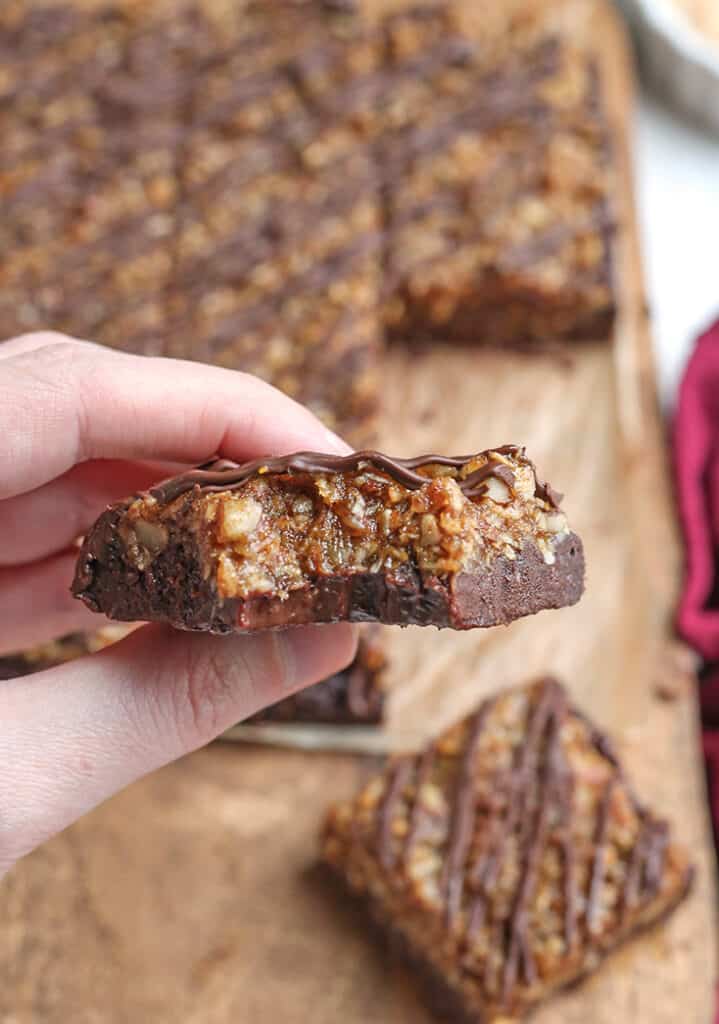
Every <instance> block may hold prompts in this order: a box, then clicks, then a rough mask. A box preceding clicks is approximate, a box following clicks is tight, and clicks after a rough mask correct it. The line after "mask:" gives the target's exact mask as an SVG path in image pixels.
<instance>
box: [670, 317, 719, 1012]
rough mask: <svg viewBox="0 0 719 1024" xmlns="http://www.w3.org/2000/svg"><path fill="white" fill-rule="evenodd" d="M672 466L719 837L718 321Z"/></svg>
mask: <svg viewBox="0 0 719 1024" xmlns="http://www.w3.org/2000/svg"><path fill="white" fill-rule="evenodd" d="M674 464H675V473H676V482H677V493H678V498H679V513H680V518H681V524H682V529H683V532H684V543H685V549H686V569H685V576H684V587H683V592H682V597H681V602H680V605H679V615H678V628H679V632H680V634H681V636H682V638H683V639H684V640H685V641H686V642H687V643H688V644H690V645H691V646H692V647H693V648H694V650H696V651H697V652H698V653H699V654H700V655H701V657H702V659H703V661H704V669H703V672H702V683H701V690H700V696H701V709H702V723H703V730H704V735H703V739H704V755H705V758H706V766H707V780H708V784H709V799H710V801H711V811H712V819H713V822H714V835H715V838H718V837H719V321H717V322H716V323H715V324H714V326H713V327H710V328H709V330H708V331H706V332H705V333H704V334H702V335H701V337H700V338H699V340H698V341H697V344H696V348H695V349H694V352H693V354H692V356H691V358H690V360H689V363H688V365H687V368H686V371H685V373H684V379H683V381H682V383H681V386H680V389H679V401H678V405H677V411H676V416H675V420H674ZM718 1020H719V1019H718Z"/></svg>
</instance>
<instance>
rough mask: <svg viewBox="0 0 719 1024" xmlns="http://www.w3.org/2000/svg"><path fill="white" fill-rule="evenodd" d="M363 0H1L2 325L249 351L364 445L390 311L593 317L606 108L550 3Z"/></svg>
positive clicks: (503, 322)
mask: <svg viewBox="0 0 719 1024" xmlns="http://www.w3.org/2000/svg"><path fill="white" fill-rule="evenodd" d="M374 6H375V7H376V8H377V7H378V9H379V11H380V14H379V16H374V17H370V16H369V15H368V14H367V12H366V11H365V8H364V5H362V4H359V3H358V4H355V5H346V4H339V5H338V4H328V3H324V2H322V0H306V2H301V3H300V2H295V0H263V2H261V3H260V2H247V3H242V4H236V5H235V4H226V3H224V2H221V0H201V2H200V0H197V2H188V3H178V2H174V3H172V2H166V0H163V2H160V3H157V4H153V5H149V6H148V5H140V4H137V3H133V2H131V0H108V2H107V3H99V2H98V3H93V4H87V5H75V4H64V5H61V6H60V7H57V6H53V7H50V6H48V7H44V6H41V5H32V7H31V8H29V7H28V6H27V5H26V4H23V3H15V2H10V3H7V4H4V5H3V10H2V11H1V12H0V30H1V31H0V57H1V58H2V60H1V61H0V63H2V73H1V74H0V126H2V128H3V153H2V155H0V196H2V201H3V214H4V215H3V223H2V225H0V244H1V245H2V248H3V252H4V255H5V259H4V260H3V263H2V267H1V268H0V336H1V335H11V334H15V333H18V332H20V331H23V330H29V329H33V328H38V327H45V326H50V327H54V328H58V329H61V330H65V331H68V332H69V333H73V334H76V335H79V336H85V337H92V338H93V339H95V340H98V341H100V342H103V343H105V344H109V345H113V346H117V347H121V348H126V349H129V350H132V351H140V352H148V353H156V354H166V355H175V356H181V357H186V358H192V359H200V360H205V361H211V362H218V363H221V364H223V365H227V366H233V367H236V368H239V369H244V370H247V371H250V372H253V373H257V374H258V375H260V376H262V377H264V378H266V379H267V380H269V381H270V382H271V383H274V384H276V385H277V386H279V387H281V388H283V389H284V390H286V391H288V392H289V393H290V394H292V395H293V396H295V397H297V398H299V399H300V400H301V401H303V402H306V403H307V404H309V405H310V406H311V407H312V408H313V409H315V410H316V411H317V412H318V413H319V414H320V415H321V416H322V417H323V418H324V419H325V420H326V421H327V422H328V423H329V424H330V425H331V426H333V427H334V428H335V429H338V430H340V431H341V432H344V433H346V434H348V436H349V437H350V439H351V440H353V441H354V442H355V443H357V444H359V445H362V444H366V443H367V441H368V440H369V439H370V438H371V432H372V429H373V414H374V411H375V407H376V404H377V397H378V384H377V376H378V359H379V355H380V352H381V345H382V338H383V334H385V333H389V334H391V335H395V336H397V335H399V336H402V337H403V338H409V339H410V340H412V339H413V338H414V337H415V336H417V335H421V334H431V335H435V336H437V337H441V338H452V337H453V338H461V339H465V340H478V341H481V340H490V341H493V342H499V343H502V344H506V343H512V344H514V343H518V342H519V343H523V342H525V341H531V340H532V339H534V340H536V339H541V340H544V339H546V338H552V339H553V338H555V337H557V336H560V335H569V336H580V335H581V336H584V335H595V334H598V333H599V334H602V333H606V332H607V331H608V329H609V326H610V323H611V319H612V314H613V299H612V288H611V279H610V277H611V275H610V269H611V268H610V255H609V251H610V233H611V219H612V218H611V210H610V204H609V198H608V197H609V195H610V192H611V180H610V176H609V169H610V168H609V162H608V145H607V128H606V124H605V120H604V114H603V110H602V105H601V96H600V83H599V82H598V79H597V74H596V69H595V67H594V65H593V62H592V59H591V57H590V56H589V55H588V54H587V53H586V52H585V50H584V49H583V48H582V46H581V45H579V44H577V43H576V42H575V40H574V38H573V33H572V32H570V31H569V30H568V29H567V28H566V27H565V26H563V25H562V23H561V20H560V19H557V18H556V17H555V16H554V14H553V9H554V8H555V7H557V6H561V5H558V4H556V3H551V4H547V3H541V4H537V3H533V2H531V0H524V2H522V3H516V2H514V3H507V4H503V5H497V9H494V8H493V9H492V10H490V11H487V10H484V11H483V13H482V16H481V17H477V11H476V8H475V7H474V5H471V4H466V3H460V2H448V3H434V4H431V3H430V4H424V5H407V7H406V8H400V9H399V10H396V9H394V10H393V11H392V12H391V13H388V14H385V15H382V13H381V11H382V5H381V4H380V5H374ZM565 6H566V5H565ZM392 7H393V8H396V7H397V5H392Z"/></svg>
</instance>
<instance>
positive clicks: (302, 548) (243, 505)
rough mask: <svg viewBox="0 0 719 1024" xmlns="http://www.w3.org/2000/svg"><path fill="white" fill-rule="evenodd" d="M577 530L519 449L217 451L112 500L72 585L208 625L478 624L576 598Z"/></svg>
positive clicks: (111, 605) (94, 602)
mask: <svg viewBox="0 0 719 1024" xmlns="http://www.w3.org/2000/svg"><path fill="white" fill-rule="evenodd" d="M583 580H584V559H583V553H582V545H581V542H580V540H579V538H578V537H577V536H576V535H575V534H574V533H572V532H571V531H570V529H569V526H568V524H567V520H566V518H565V516H564V514H563V513H562V512H561V510H560V509H559V495H557V494H556V493H555V492H554V491H553V490H552V489H551V487H549V486H548V485H546V484H543V483H541V482H540V481H539V480H538V478H537V474H536V471H535V469H534V466H533V465H532V463H531V462H530V461H529V459H528V458H527V457H526V455H525V454H524V450H523V449H521V448H516V447H513V446H505V447H503V448H497V449H493V450H491V451H486V452H481V453H480V454H479V455H472V456H467V457H461V458H450V457H448V456H439V455H427V456H421V457H419V458H414V459H391V458H389V457H388V456H387V455H382V454H380V453H379V452H369V451H362V452H355V453H354V454H352V455H348V456H345V457H343V458H338V457H336V456H330V455H321V454H316V453H313V452H302V453H299V454H296V455H288V456H283V457H279V458H271V459H265V460H262V459H260V460H256V461H254V462H250V463H246V464H245V465H241V466H238V465H236V464H235V463H231V462H227V461H224V460H223V461H217V462H214V463H211V464H208V465H206V466H204V467H202V468H200V469H197V470H192V471H190V472H188V473H184V474H183V475H181V476H178V477H173V478H172V479H170V480H166V481H165V482H163V483H161V484H159V485H158V486H157V487H155V488H153V489H152V490H151V491H149V492H147V493H144V494H140V495H139V496H137V497H135V498H132V499H129V500H127V501H125V502H122V503H120V504H118V505H114V506H112V507H110V508H109V509H108V510H107V511H106V512H105V513H103V515H102V516H100V518H99V519H98V521H97V522H96V523H95V525H94V526H93V527H92V529H91V530H90V532H89V534H88V536H87V537H86V539H85V543H84V544H83V547H82V550H81V552H80V556H79V559H78V564H77V571H76V575H75V581H74V583H73V593H74V594H75V595H76V596H77V597H79V598H81V599H82V600H83V601H84V602H85V603H86V604H87V605H88V606H89V607H90V608H92V609H93V610H95V611H99V612H104V613H105V614H106V615H108V616H109V617H110V618H112V619H119V620H138V619H144V620H159V621H164V622H169V623H172V624H173V625H174V626H177V627H180V628H182V629H195V630H209V631H211V632H214V633H228V632H231V631H246V630H253V629H261V628H266V627H272V626H289V625H299V624H302V623H307V622H336V621H339V620H343V619H349V620H352V621H377V622H384V623H388V624H399V625H410V624H414V625H423V626H424V625H435V626H440V627H442V626H449V627H452V628H454V629H470V628H472V627H474V626H493V625H496V624H497V623H506V622H511V621H512V620H513V619H516V618H519V617H520V616H522V615H529V614H532V613H534V612H538V611H541V610H542V609H544V608H560V607H563V606H564V605H569V604H574V603H575V602H576V601H578V600H579V597H580V596H581V593H582V589H583Z"/></svg>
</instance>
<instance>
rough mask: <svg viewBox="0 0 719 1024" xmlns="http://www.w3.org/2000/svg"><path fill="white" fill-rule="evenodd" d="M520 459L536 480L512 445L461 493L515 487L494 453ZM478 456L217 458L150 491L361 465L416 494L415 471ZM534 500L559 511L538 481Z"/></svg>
mask: <svg viewBox="0 0 719 1024" xmlns="http://www.w3.org/2000/svg"><path fill="white" fill-rule="evenodd" d="M495 453H496V454H498V455H506V456H511V457H514V458H520V459H522V460H523V461H526V462H527V463H528V464H529V465H530V466H531V467H532V471H533V472H534V475H535V480H536V470H535V468H534V465H533V464H532V463H531V462H529V460H527V459H526V456H525V455H524V449H523V448H519V447H517V446H515V445H503V446H501V447H499V448H493V449H491V450H489V451H487V452H486V453H482V454H486V455H487V456H488V461H487V462H486V463H485V464H484V465H483V466H480V468H479V469H477V470H475V471H474V472H473V473H471V474H470V475H469V476H467V477H465V478H464V479H457V484H458V486H459V488H460V490H461V491H462V492H463V493H464V494H465V495H466V497H468V498H475V497H478V496H479V495H481V494H482V493H484V490H485V489H486V481H487V480H488V479H489V477H491V476H494V477H497V478H498V479H500V480H502V481H503V482H504V483H506V484H507V485H508V486H510V487H512V486H513V485H514V474H513V472H512V470H511V468H510V467H509V466H508V465H507V464H506V463H505V462H502V461H500V460H499V459H496V458H493V456H494V454H495ZM476 458H477V456H476V455H460V456H448V455H418V456H415V457H414V458H411V459H399V458H392V457H390V456H389V455H384V454H382V453H381V452H376V451H370V450H365V451H358V452H353V453H352V454H351V455H344V456H342V455H324V454H322V453H320V452H296V453H295V454H294V455H280V456H275V457H273V458H266V459H254V460H253V461H252V462H246V463H243V464H241V465H240V464H238V463H235V462H232V461H230V460H229V459H218V460H217V461H214V462H208V463H205V464H204V465H203V466H201V467H199V468H198V469H193V470H190V471H189V472H187V473H182V474H180V475H179V476H175V477H171V478H170V479H168V480H164V481H162V483H159V484H157V486H155V487H153V488H152V489H151V490H150V492H149V493H150V495H151V497H153V498H154V499H155V500H156V501H158V502H160V504H163V505H164V504H169V503H170V502H172V501H174V500H175V499H176V498H179V497H180V496H181V495H182V494H185V493H187V492H188V491H191V490H193V489H194V488H195V487H199V488H200V489H201V490H203V491H212V492H216V491H225V490H234V489H236V488H238V487H242V486H243V484H245V483H247V482H248V480H251V479H253V478H257V477H262V476H268V475H270V474H285V473H354V472H357V471H359V470H360V469H361V468H362V467H363V466H365V465H366V466H367V467H368V468H370V469H376V470H378V471H380V472H382V473H386V474H387V475H388V476H390V477H391V478H392V479H393V480H395V481H396V482H397V483H398V484H400V485H401V486H402V487H406V488H407V490H411V491H415V490H419V488H420V487H423V486H426V484H427V483H428V482H429V477H427V476H424V475H422V474H421V473H418V472H416V470H417V469H419V468H421V467H425V466H449V467H451V468H453V469H456V470H461V469H462V467H463V466H466V465H467V463H468V462H471V461H472V460H473V459H476ZM535 493H536V495H537V497H539V498H541V499H542V500H544V501H546V502H547V503H548V504H549V505H551V506H552V507H553V508H558V507H559V501H560V500H561V495H559V494H558V493H557V492H556V491H554V490H552V488H551V487H550V486H549V485H548V484H546V483H543V482H541V481H539V480H536V491H535Z"/></svg>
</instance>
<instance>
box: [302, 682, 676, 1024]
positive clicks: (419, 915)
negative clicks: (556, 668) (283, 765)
mask: <svg viewBox="0 0 719 1024" xmlns="http://www.w3.org/2000/svg"><path fill="white" fill-rule="evenodd" d="M321 853H322V858H323V860H324V861H325V862H326V863H327V864H328V865H329V866H330V867H331V869H332V871H333V873H335V874H336V875H337V876H338V877H339V879H340V880H341V881H342V882H343V883H344V885H345V886H346V887H347V888H348V889H349V891H350V892H352V893H354V894H356V895H357V896H358V897H359V898H360V900H362V901H363V902H364V903H365V904H366V905H367V906H368V908H369V910H370V911H371V913H372V915H373V917H374V918H375V920H376V921H377V922H378V923H379V925H380V926H381V927H382V928H383V929H384V930H385V931H386V932H387V933H388V934H389V935H390V936H391V937H392V938H393V939H395V940H396V941H397V945H398V947H399V948H400V949H401V950H402V952H403V953H404V954H405V955H406V956H407V957H408V959H409V960H410V961H411V962H412V964H413V965H414V967H415V968H416V970H417V971H418V972H419V974H420V976H421V977H422V978H423V979H424V981H425V982H426V983H427V993H428V996H429V997H430V998H431V999H432V1001H433V1003H434V1005H435V1006H436V1007H438V1008H441V1009H442V1010H443V1011H445V1012H448V1014H449V1016H450V1017H451V1019H452V1020H456V1021H460V1020H461V1021H467V1022H468V1024H470V1022H471V1024H492V1022H495V1021H497V1022H499V1021H500V1020H501V1021H504V1020H512V1021H515V1020H518V1019H519V1018H520V1017H523V1016H524V1014H525V1012H526V1011H528V1010H530V1009H531V1008H532V1007H533V1006H535V1005H536V1004H537V1003H539V1002H541V1001H543V1000H544V999H546V998H547V997H548V996H550V995H551V994H552V993H553V992H555V991H556V990H557V989H559V988H561V987H563V986H566V985H570V984H572V983H574V982H576V981H577V980H578V979H580V978H581V977H583V976H584V975H586V974H588V973H590V972H592V971H593V970H594V969H595V968H596V967H597V966H598V964H599V962H600V960H601V959H602V957H603V956H604V955H605V954H607V953H608V952H610V951H611V950H612V949H614V948H615V947H616V946H617V945H618V944H619V943H621V942H622V941H624V940H625V939H628V938H629V937H630V936H632V935H634V934H635V933H636V932H638V931H640V930H641V929H643V928H646V927H647V926H649V925H652V924H653V923H655V922H657V921H659V920H661V919H662V918H663V917H664V916H665V915H666V914H668V913H669V912H670V911H671V910H672V909H673V908H674V907H675V906H676V905H677V904H678V903H679V902H680V901H681V900H682V898H683V897H684V896H685V894H686V893H687V890H688V888H689V885H690V881H691V877H692V868H691V866H690V865H689V863H688V860H687V857H686V854H685V853H684V852H683V851H682V850H681V849H680V848H679V847H677V846H675V845H674V844H673V842H671V841H670V835H669V828H668V825H667V823H666V822H665V821H663V820H662V819H661V818H659V817H657V816H656V815H655V814H654V813H653V812H652V811H651V810H649V809H648V808H647V807H645V806H643V805H642V804H641V803H640V802H639V801H638V800H637V798H636V796H635V795H634V793H633V792H632V790H631V788H630V786H629V783H628V782H627V780H626V778H625V776H624V774H623V772H622V769H621V767H620V765H619V763H618V761H617V759H616V757H615V755H614V754H613V753H612V749H611V745H610V744H609V742H608V741H607V740H606V739H605V737H603V736H602V735H601V734H600V733H599V732H597V730H596V729H595V728H594V727H593V726H592V725H591V724H590V723H589V722H588V721H587V719H586V718H585V717H584V716H583V715H582V714H580V713H579V712H578V711H576V710H575V709H573V708H572V707H571V706H570V704H569V702H568V698H567V694H566V693H565V691H564V690H563V689H562V687H561V686H560V685H559V684H558V683H556V682H554V681H553V680H543V681H541V682H538V683H536V684H534V685H531V686H527V687H524V688H520V689H516V690H510V691H508V692H505V693H503V694H501V695H499V696H497V697H494V698H491V699H490V700H487V701H486V702H485V703H484V704H482V705H481V707H480V708H479V710H478V711H477V712H476V713H475V714H474V715H471V716H470V717H469V718H467V719H465V720H464V721H463V722H461V723H460V724H458V725H457V726H455V727H454V728H452V729H450V730H449V731H448V732H447V733H445V734H444V735H443V736H442V737H441V738H440V739H439V740H437V741H436V742H435V743H434V744H432V745H431V746H430V747H429V748H428V749H427V750H425V751H424V752H423V753H421V754H419V755H417V756H402V757H398V758H395V759H393V760H391V761H390V763H389V766H388V767H387V769H386V770H385V771H384V773H383V774H381V775H379V776H377V777H376V778H374V779H373V780H372V781H370V782H369V783H368V784H367V785H366V786H365V787H364V788H363V789H362V791H361V792H360V793H359V795H358V796H357V797H356V798H355V799H354V800H353V801H351V802H347V803H342V804H339V805H337V806H335V807H334V808H333V809H332V810H331V811H330V814H329V817H328V819H327V823H326V826H325V829H324V833H323V836H322V843H321Z"/></svg>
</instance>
